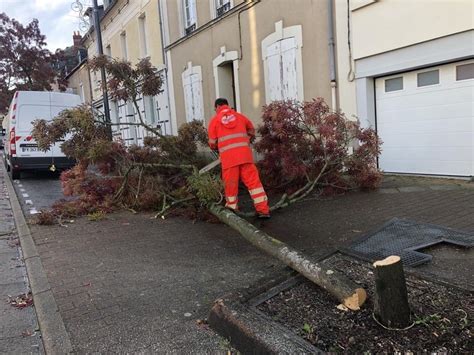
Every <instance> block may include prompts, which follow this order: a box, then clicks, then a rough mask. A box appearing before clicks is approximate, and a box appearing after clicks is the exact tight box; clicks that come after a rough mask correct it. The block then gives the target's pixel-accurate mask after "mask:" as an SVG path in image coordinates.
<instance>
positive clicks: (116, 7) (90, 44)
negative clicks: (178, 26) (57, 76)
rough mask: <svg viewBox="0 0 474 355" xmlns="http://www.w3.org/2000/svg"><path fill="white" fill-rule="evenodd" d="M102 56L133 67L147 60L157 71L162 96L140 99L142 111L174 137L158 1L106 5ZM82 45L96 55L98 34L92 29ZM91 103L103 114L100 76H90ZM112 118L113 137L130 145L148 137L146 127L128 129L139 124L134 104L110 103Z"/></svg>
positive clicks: (117, 1) (119, 0)
mask: <svg viewBox="0 0 474 355" xmlns="http://www.w3.org/2000/svg"><path fill="white" fill-rule="evenodd" d="M100 25H101V31H102V43H103V52H104V54H105V55H107V56H109V57H111V58H113V59H116V60H125V61H128V62H130V63H131V64H132V65H135V64H137V63H138V62H139V61H140V60H141V59H144V58H148V59H149V60H150V62H151V63H152V64H153V65H154V66H155V67H156V68H157V69H158V73H157V75H160V76H161V77H162V79H163V81H164V84H163V87H162V89H163V92H162V93H161V94H159V95H157V96H155V97H149V96H141V97H140V98H139V100H138V101H139V102H138V105H139V109H140V111H141V114H142V115H143V117H144V119H145V121H146V122H147V124H148V125H151V126H153V127H159V128H160V129H161V132H162V133H163V134H171V133H172V127H171V121H170V110H169V102H168V92H167V84H166V77H167V75H166V70H165V66H164V60H163V58H164V57H163V49H162V45H161V31H160V16H159V6H158V1H157V0H133V1H130V0H115V1H106V2H104V8H103V9H102V14H101V16H100ZM83 43H84V45H85V47H86V48H87V51H88V57H89V58H93V57H94V56H96V55H97V53H98V50H97V42H96V33H95V31H94V29H93V28H91V30H90V31H89V32H88V33H87V34H86V35H85V37H84V40H83ZM90 75H91V86H92V101H93V104H94V106H95V107H96V108H97V109H98V110H99V111H103V97H102V87H101V76H100V72H91V73H90ZM109 107H110V117H111V121H112V123H114V124H119V123H122V124H123V125H119V126H117V125H116V126H114V128H113V134H114V137H115V138H116V139H122V140H123V141H124V142H125V143H126V144H127V145H132V144H138V145H140V144H142V143H143V139H144V137H145V136H146V135H147V134H149V133H148V132H147V131H146V130H145V129H144V128H143V127H140V126H133V125H126V124H125V123H127V122H128V123H137V122H139V119H138V113H137V111H136V109H135V107H134V105H133V104H132V103H131V102H123V101H114V100H110V101H109Z"/></svg>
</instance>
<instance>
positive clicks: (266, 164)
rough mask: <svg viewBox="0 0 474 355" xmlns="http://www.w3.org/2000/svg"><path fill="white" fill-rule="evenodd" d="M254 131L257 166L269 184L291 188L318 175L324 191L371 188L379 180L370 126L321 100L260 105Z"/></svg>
mask: <svg viewBox="0 0 474 355" xmlns="http://www.w3.org/2000/svg"><path fill="white" fill-rule="evenodd" d="M258 132H259V134H260V135H261V137H262V138H261V140H260V141H259V142H258V143H257V144H256V150H257V152H259V153H260V154H262V155H263V159H262V160H261V161H260V162H259V165H260V169H261V174H262V178H263V179H264V181H265V184H266V185H267V186H268V187H269V188H273V189H278V190H283V191H286V192H289V193H291V192H293V191H295V190H297V189H298V188H300V187H301V186H303V185H304V184H306V183H307V182H308V181H310V180H314V179H316V178H317V177H318V176H319V175H320V174H321V180H320V184H321V185H323V186H327V188H326V190H325V191H326V192H328V191H329V190H330V191H332V192H335V193H336V192H338V191H344V190H347V189H348V188H352V187H361V188H376V187H377V186H378V185H379V184H380V182H381V173H380V172H379V171H378V169H377V165H376V161H377V160H376V159H377V156H378V155H379V154H380V144H381V142H380V140H379V139H378V137H377V135H376V133H375V131H374V130H372V129H363V128H361V127H360V125H359V123H358V122H353V121H350V120H348V119H347V118H346V117H345V116H344V115H343V114H341V113H338V112H331V111H330V110H329V107H328V106H327V105H326V103H325V102H324V100H323V99H316V100H313V101H310V102H303V103H299V102H295V101H276V102H273V103H271V104H269V105H267V106H265V107H264V111H263V126H261V127H260V128H259V130H258ZM351 149H353V153H352V154H351Z"/></svg>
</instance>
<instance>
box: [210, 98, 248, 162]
mask: <svg viewBox="0 0 474 355" xmlns="http://www.w3.org/2000/svg"><path fill="white" fill-rule="evenodd" d="M208 134H209V146H210V147H211V149H216V148H217V149H218V150H219V156H220V158H221V164H222V169H227V168H231V167H233V166H236V165H241V164H246V163H253V156H252V150H251V149H250V137H251V136H254V135H255V129H254V127H253V124H252V122H250V120H249V119H248V118H247V117H245V116H244V115H242V114H240V113H238V112H237V111H234V110H232V109H231V108H230V107H229V106H226V105H223V106H220V107H219V110H218V111H217V114H216V115H215V116H214V117H213V118H212V119H211V122H209V127H208Z"/></svg>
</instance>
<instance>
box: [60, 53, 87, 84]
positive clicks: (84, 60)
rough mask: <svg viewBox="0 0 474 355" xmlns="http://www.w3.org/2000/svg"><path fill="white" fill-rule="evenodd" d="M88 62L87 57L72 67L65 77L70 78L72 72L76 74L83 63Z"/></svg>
mask: <svg viewBox="0 0 474 355" xmlns="http://www.w3.org/2000/svg"><path fill="white" fill-rule="evenodd" d="M86 62H87V58H84V59H83V60H82V61H81V62H80V63H79V64H78V65H76V66H75V67H74V68H72V70H71V71H70V72H69V73H67V74H66V76H65V77H64V79H66V80H67V79H69V78H70V77H71V76H72V74H74V73H75V72H76V71H78V70H79V69H80V68H81V67H82V65H83V64H85V63H86Z"/></svg>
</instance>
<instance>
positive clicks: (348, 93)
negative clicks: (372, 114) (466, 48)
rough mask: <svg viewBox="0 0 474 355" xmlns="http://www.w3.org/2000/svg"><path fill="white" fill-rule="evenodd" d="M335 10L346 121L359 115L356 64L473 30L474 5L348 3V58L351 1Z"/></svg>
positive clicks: (463, 1)
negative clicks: (375, 56)
mask: <svg viewBox="0 0 474 355" xmlns="http://www.w3.org/2000/svg"><path fill="white" fill-rule="evenodd" d="M334 4H335V30H336V42H337V44H336V49H337V69H338V96H339V107H340V108H341V109H342V111H344V112H345V113H346V114H347V115H348V116H351V115H355V114H356V113H357V111H358V110H357V103H356V84H355V80H354V78H355V76H356V74H357V73H356V61H357V60H359V59H362V58H367V57H370V56H373V55H377V54H380V53H385V52H389V51H393V50H396V49H400V48H404V47H408V46H411V45H415V44H418V43H422V42H426V41H429V40H433V39H436V38H441V37H446V36H449V35H452V34H455V33H459V32H463V31H468V30H472V29H473V28H474V2H473V1H472V0H450V1H446V0H350V2H349V6H350V8H349V16H350V33H351V36H350V42H351V46H352V53H350V51H349V46H348V8H347V1H346V0H334ZM351 55H352V60H350V59H349V58H350V56H351ZM351 68H352V69H351Z"/></svg>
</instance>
